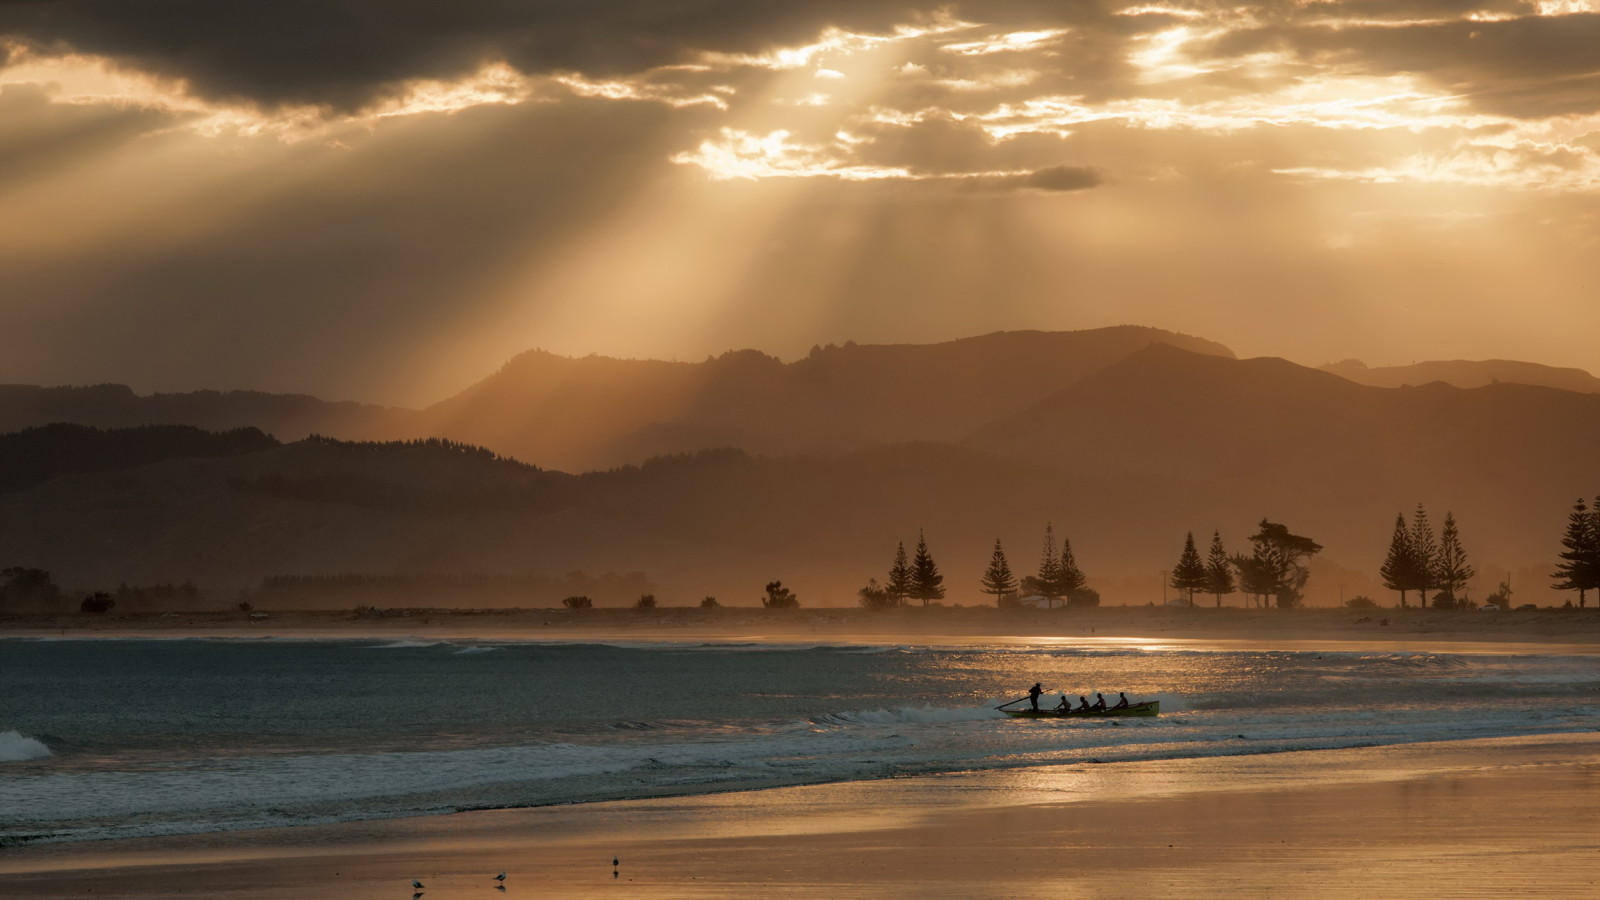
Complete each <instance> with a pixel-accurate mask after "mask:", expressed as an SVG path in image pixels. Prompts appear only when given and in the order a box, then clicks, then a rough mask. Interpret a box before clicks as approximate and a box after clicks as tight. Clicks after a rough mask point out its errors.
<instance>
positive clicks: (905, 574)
mask: <svg viewBox="0 0 1600 900" xmlns="http://www.w3.org/2000/svg"><path fill="white" fill-rule="evenodd" d="M912 587H914V582H913V580H912V577H911V563H910V562H909V561H908V560H907V559H906V542H905V541H901V542H900V547H899V549H897V550H895V552H894V565H892V566H890V567H889V583H888V584H887V585H885V586H884V589H885V590H887V591H888V592H889V596H890V597H891V598H893V600H894V605H895V606H900V605H901V604H903V603H905V602H906V598H907V597H909V596H911V589H912Z"/></svg>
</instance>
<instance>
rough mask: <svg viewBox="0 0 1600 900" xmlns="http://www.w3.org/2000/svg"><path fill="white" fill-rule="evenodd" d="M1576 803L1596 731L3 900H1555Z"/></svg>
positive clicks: (460, 832) (921, 782) (43, 856)
mask: <svg viewBox="0 0 1600 900" xmlns="http://www.w3.org/2000/svg"><path fill="white" fill-rule="evenodd" d="M1596 799H1600V734H1594V733H1584V734H1559V735H1542V736H1532V737H1516V738H1488V739H1478V740H1468V741H1448V742H1439V743H1427V744H1402V745H1394V746H1387V747H1374V748H1355V749H1346V750H1314V751H1287V752H1281V753H1273V754H1264V755H1257V756H1248V757H1202V758H1190V759H1168V760H1155V761H1140V762H1127V763H1108V764H1100V765H1096V764H1071V765H1045V766H1035V767H1027V768H1022V769H1014V770H998V771H986V772H974V773H955V774H946V775H924V776H912V777H906V778H892V779H883V780H876V781H865V782H846V783H834V784H824V785H809V786H795V787H778V788H769V789H764V790H758V791H742V792H731V793H724V794H705V795H694V796H685V797H674V798H663V799H648V800H614V801H597V802H593V803H582V804H573V805H566V806H546V807H532V808H518V809H506V810H483V811H474V812H462V813H453V814H448V815H441V816H428V817H414V818H405V819H390V820H374V821H366V822H357V823H348V824H343V825H306V826H299V827H294V828H278V829H267V830H261V831H246V832H225V833H211V834H198V835H186V836H179V837H169V838H140V839H125V840H118V841H106V842H83V843H71V844H52V845H34V846H28V847H21V848H13V849H10V850H8V851H6V852H5V853H4V854H3V855H0V892H4V893H5V894H6V895H8V896H20V897H30V898H65V897H81V896H88V895H90V894H93V895H95V896H122V897H152V896H167V895H170V894H172V893H176V892H177V890H176V886H178V885H182V887H183V890H184V891H186V892H189V891H192V892H197V893H217V894H224V895H229V894H239V895H248V896H250V897H255V898H279V897H284V898H287V897H291V896H294V897H335V896H337V897H349V898H356V900H363V898H379V897H389V896H398V895H399V891H400V890H402V889H404V888H405V887H406V886H407V885H409V880H410V879H411V878H414V877H415V878H420V879H421V880H422V881H423V882H424V883H425V884H427V885H428V892H429V895H430V896H433V897H455V896H482V895H483V893H484V892H485V891H487V890H490V889H492V884H493V882H491V881H490V880H489V876H490V875H492V874H493V873H495V872H497V871H500V870H502V869H504V870H507V871H509V872H511V877H510V879H509V881H508V882H507V884H508V893H509V892H512V891H515V890H522V891H523V892H524V893H526V892H528V891H529V890H530V889H537V890H539V891H542V892H545V893H555V894H556V895H559V896H576V897H588V896H599V895H600V894H601V893H603V892H607V891H610V892H613V893H614V892H615V891H616V890H617V889H618V887H619V884H618V883H619V882H623V881H625V882H627V883H628V885H629V886H628V888H627V890H628V892H629V893H630V895H634V896H651V897H688V896H756V895H760V894H772V893H780V894H781V893H790V894H793V895H806V896H810V895H815V894H819V893H829V894H833V895H835V896H849V897H857V896H859V897H869V896H870V897H877V896H894V897H900V896H907V897H909V896H950V897H960V896H1016V897H1035V896H1037V897H1047V896H1057V897H1059V896H1118V895H1126V894H1128V893H1129V892H1130V890H1131V891H1132V892H1133V893H1137V894H1144V895H1166V896H1208V895H1209V896H1214V895H1215V894H1217V893H1222V892H1232V893H1240V894H1243V895H1247V896H1264V895H1268V894H1271V895H1299V896H1354V895H1356V894H1365V895H1367V896H1398V895H1402V894H1412V893H1417V892H1418V887H1417V886H1418V885H1419V884H1424V883H1425V884H1427V889H1426V890H1425V891H1423V892H1424V893H1428V894H1431V895H1451V896H1472V895H1486V894H1494V893H1503V892H1505V891H1507V890H1514V889H1521V890H1528V889H1529V888H1530V887H1532V886H1537V889H1538V890H1539V891H1540V892H1543V893H1572V894H1576V893H1583V892H1586V891H1591V890H1593V889H1594V888H1593V885H1594V884H1595V881H1596V879H1597V874H1596V872H1597V870H1596V868H1595V864H1596V863H1597V862H1600V837H1597V836H1596V835H1597V834H1600V830H1597V829H1600V804H1597V803H1596V802H1595V800H1596ZM1218 822H1226V823H1227V826H1226V828H1218V827H1216V823H1218ZM613 855H615V856H619V857H621V859H622V860H623V864H622V865H621V866H620V867H619V868H618V870H617V871H618V876H617V877H616V878H613V877H612V876H611V871H612V870H611V868H610V866H609V862H610V859H611V858H612V856H613ZM1089 861H1092V862H1094V863H1095V864H1094V865H1085V862H1089ZM1528 866H1536V870H1535V871H1534V874H1533V875H1532V876H1531V877H1530V875H1529V869H1528V868H1527V867H1528ZM1356 874H1359V875H1360V876H1361V881H1360V882H1359V884H1358V883H1356V882H1355V881H1354V880H1353V879H1352V875H1356Z"/></svg>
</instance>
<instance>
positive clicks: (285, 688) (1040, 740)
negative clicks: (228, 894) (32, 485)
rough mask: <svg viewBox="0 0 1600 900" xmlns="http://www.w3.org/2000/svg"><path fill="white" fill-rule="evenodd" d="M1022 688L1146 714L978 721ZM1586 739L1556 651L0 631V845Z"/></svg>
mask: <svg viewBox="0 0 1600 900" xmlns="http://www.w3.org/2000/svg"><path fill="white" fill-rule="evenodd" d="M1034 681H1042V682H1044V684H1045V686H1046V687H1049V688H1052V689H1056V690H1068V691H1071V692H1072V693H1074V694H1079V693H1084V692H1093V691H1106V692H1110V694H1111V696H1112V698H1113V699H1114V698H1115V693H1114V692H1115V691H1119V690H1123V691H1127V692H1128V693H1129V695H1130V696H1131V697H1133V698H1135V699H1147V698H1159V699H1160V700H1161V701H1162V705H1163V714H1162V716H1161V717H1160V718H1156V719H1123V720H1112V719H1101V720H1066V721H1029V720H1012V719H1008V718H1005V717H1003V716H1002V715H1001V714H1000V713H998V712H995V711H994V710H993V709H992V708H991V707H993V706H994V705H996V704H998V703H1000V702H1002V701H1005V700H1008V699H1010V698H1012V697H1015V696H1018V695H1019V694H1021V693H1022V692H1023V691H1024V690H1025V689H1026V687H1027V686H1028V685H1030V684H1032V683H1033V682H1034ZM1091 697H1092V694H1091ZM1597 724H1600V658H1597V657H1594V656H1580V655H1559V654H1533V653H1528V654H1519V653H1493V652H1483V653H1392V652H1360V651H1341V652H1329V651H1306V652H1266V651H1244V650H1219V649H1209V650H1207V649H1189V648H1179V647H1173V646H1171V645H1140V644H1138V643H1134V642H1116V641H1102V642H1098V643H1095V644H1092V645H1090V646H1074V647H1062V646H1027V645H1008V646H990V647H984V646H973V647H963V648H950V647H923V646H891V645H841V646H809V645H804V644H796V645H788V644H727V643H716V644H670V643H651V644H627V643H622V644H597V643H549V642H539V643H535V642H487V641H486V642H442V641H426V640H416V641H399V642H385V641H342V640H341V641H333V640H327V641H292V640H251V641H230V640H202V639H192V640H90V641H76V640H3V641H0V846H3V845H15V844H18V843H22V842H33V841H74V840H92V839H102V838H115V837H124V836H139V835H161V834H178V833H188V832H208V831H224V830H233V829H243V828H258V827H267V826H279V825H293V824H297V823H311V822H335V821H349V820H358V819H374V818H387V817H395V816H412V815H426V814H433V813H443V812H450V811H454V810H462V809H473V808H485V807H503V806H520V805H535V804H548V803H563V802H573V801H584V800H597V799H608V798H621V797H642V796H652V795H659V794H665V793H702V792H707V791H721V790H731V789H742V788H755V787H765V786H775V785H786V784H799V783H817V782H831V781H843V780H852V779H864V778H882V777H888V776H895V775H907V774H917V773H928V772H949V771H971V770H984V769H999V768H1010V767H1017V766H1037V765H1048V764H1056V763H1082V762H1089V761H1100V762H1113V761H1117V760H1129V759H1152V758H1170V757H1203V756H1221V755H1236V754H1255V753H1271V752H1278V751H1285V750H1297V749H1308V748H1338V747H1352V746H1373V745H1385V744H1396V743H1406V742H1415V741H1435V740H1449V739H1458V738H1475V737H1490V736H1501V735H1524V734H1538V733H1556V732H1572V731H1590V730H1593V729H1594V728H1595V727H1596V726H1597Z"/></svg>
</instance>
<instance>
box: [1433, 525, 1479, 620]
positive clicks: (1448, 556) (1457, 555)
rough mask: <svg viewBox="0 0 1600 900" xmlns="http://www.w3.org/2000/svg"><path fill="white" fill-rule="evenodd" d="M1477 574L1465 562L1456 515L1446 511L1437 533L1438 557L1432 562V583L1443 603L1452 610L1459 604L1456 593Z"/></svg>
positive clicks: (1465, 556) (1464, 552) (1465, 554)
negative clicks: (1442, 596)
mask: <svg viewBox="0 0 1600 900" xmlns="http://www.w3.org/2000/svg"><path fill="white" fill-rule="evenodd" d="M1476 574H1478V573H1477V571H1476V570H1474V569H1473V568H1472V566H1471V565H1470V564H1469V563H1468V562H1467V551H1465V550H1463V549H1461V534H1460V533H1459V532H1458V531H1457V530H1456V515H1455V513H1453V512H1450V511H1448V510H1446V511H1445V514H1444V529H1443V530H1442V531H1440V532H1439V555H1438V557H1437V558H1436V559H1435V560H1434V566H1433V583H1434V586H1436V587H1437V588H1439V592H1440V593H1441V594H1443V595H1444V601H1445V603H1446V604H1447V605H1448V606H1449V607H1451V608H1454V607H1455V606H1458V605H1459V604H1460V603H1461V599H1460V598H1458V597H1457V596H1456V592H1457V591H1460V590H1463V589H1465V588H1466V586H1467V582H1469V581H1471V580H1472V576H1474V575H1476Z"/></svg>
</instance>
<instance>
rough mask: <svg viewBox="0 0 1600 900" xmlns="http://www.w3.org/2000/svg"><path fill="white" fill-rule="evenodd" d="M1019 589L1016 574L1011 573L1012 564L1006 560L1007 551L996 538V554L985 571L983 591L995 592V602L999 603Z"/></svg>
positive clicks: (990, 559)
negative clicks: (1002, 598)
mask: <svg viewBox="0 0 1600 900" xmlns="http://www.w3.org/2000/svg"><path fill="white" fill-rule="evenodd" d="M1016 589H1017V579H1016V576H1014V575H1012V574H1011V565H1010V564H1009V563H1007V562H1006V551H1005V550H1003V549H1001V547H1000V539H999V538H995V539H994V555H993V556H991V557H989V568H988V569H987V570H986V571H985V572H984V573H983V592H984V593H985V594H993V595H994V599H995V604H996V605H999V603H1000V598H1001V597H1003V596H1005V595H1006V594H1009V593H1012V592H1013V591H1015V590H1016Z"/></svg>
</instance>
